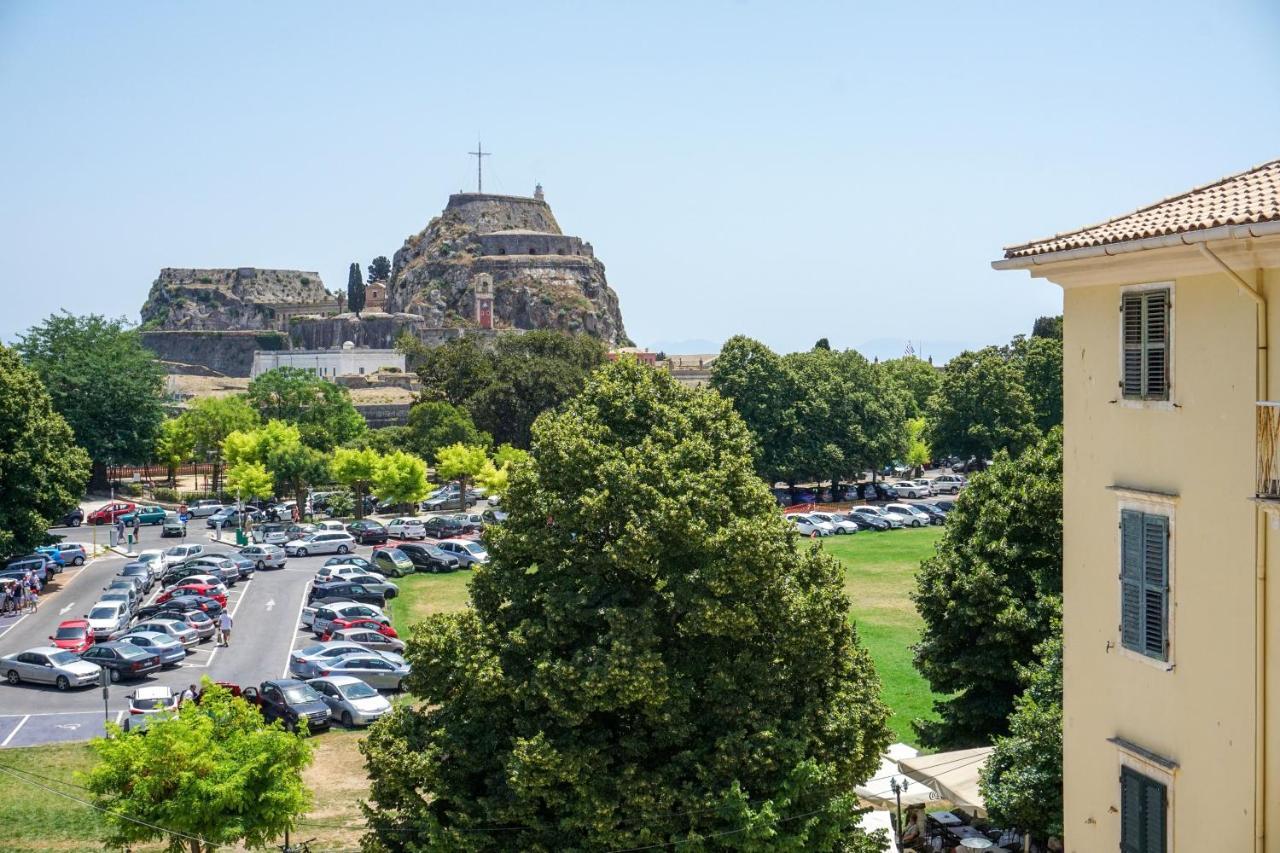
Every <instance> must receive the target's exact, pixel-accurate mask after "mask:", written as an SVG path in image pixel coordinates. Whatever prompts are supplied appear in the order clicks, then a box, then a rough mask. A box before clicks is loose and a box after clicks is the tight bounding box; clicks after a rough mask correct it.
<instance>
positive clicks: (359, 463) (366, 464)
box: [329, 447, 382, 518]
mask: <svg viewBox="0 0 1280 853" xmlns="http://www.w3.org/2000/svg"><path fill="white" fill-rule="evenodd" d="M381 462H382V454H380V453H378V452H377V451H376V450H372V449H369V448H366V449H363V450H356V449H353V448H348V447H339V448H338V449H336V450H334V451H333V460H332V461H331V462H330V464H329V468H330V470H331V471H332V472H333V479H334V480H335V481H337V482H339V483H341V484H342V485H344V486H346V487H347V488H349V489H351V491H352V492H353V493H355V499H354V501H353V504H354V506H353V508H354V510H355V514H356V518H364V496H365V494H366V493H367V492H368V491H369V489H370V487H372V485H373V481H374V480H375V479H376V478H377V475H378V465H379V464H381Z"/></svg>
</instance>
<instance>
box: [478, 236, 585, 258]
mask: <svg viewBox="0 0 1280 853" xmlns="http://www.w3.org/2000/svg"><path fill="white" fill-rule="evenodd" d="M479 240H480V251H481V253H482V254H483V255H485V256H490V255H576V256H586V257H588V258H589V257H591V256H592V254H593V252H592V250H591V244H590V243H584V242H582V238H580V237H570V236H567V235H565V234H540V233H537V232H534V231H495V232H493V233H491V234H481V235H480V236H479Z"/></svg>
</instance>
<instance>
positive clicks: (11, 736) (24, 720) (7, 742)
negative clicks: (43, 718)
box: [0, 714, 31, 749]
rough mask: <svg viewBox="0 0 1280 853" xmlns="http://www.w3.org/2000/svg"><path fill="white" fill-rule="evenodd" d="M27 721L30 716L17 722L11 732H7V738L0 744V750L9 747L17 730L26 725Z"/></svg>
mask: <svg viewBox="0 0 1280 853" xmlns="http://www.w3.org/2000/svg"><path fill="white" fill-rule="evenodd" d="M29 719H31V715H30V714H27V715H26V716H25V717H23V718H22V719H21V720H20V721H19V722H18V724H17V725H16V726H14V727H13V731H11V732H9V736H8V737H7V738H5V739H4V742H3V743H0V749H3V748H4V747H6V746H8V745H9V741H11V740H13V736H14V735H16V734H17V733H18V730H19V729H21V728H22V727H23V726H24V725H26V724H27V720H29Z"/></svg>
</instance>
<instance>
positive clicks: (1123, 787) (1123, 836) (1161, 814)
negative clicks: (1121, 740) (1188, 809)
mask: <svg viewBox="0 0 1280 853" xmlns="http://www.w3.org/2000/svg"><path fill="white" fill-rule="evenodd" d="M1168 793H1169V792H1168V789H1167V788H1166V787H1165V786H1164V785H1163V784H1161V783H1160V782H1157V781H1156V780H1154V779H1149V778H1147V777H1146V776H1143V775H1142V774H1141V773H1138V772H1137V771H1136V770H1130V769H1129V768H1128V767H1122V768H1120V850H1121V853H1165V850H1167V849H1168V844H1167V838H1166V830H1167V824H1166V814H1165V813H1166V812H1167V810H1168Z"/></svg>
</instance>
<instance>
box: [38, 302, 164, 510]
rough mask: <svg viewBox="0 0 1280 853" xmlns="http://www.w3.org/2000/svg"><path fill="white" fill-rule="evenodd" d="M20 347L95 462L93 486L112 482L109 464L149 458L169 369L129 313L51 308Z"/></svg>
mask: <svg viewBox="0 0 1280 853" xmlns="http://www.w3.org/2000/svg"><path fill="white" fill-rule="evenodd" d="M16 348H17V350H18V352H19V353H20V354H21V355H22V357H23V358H24V359H25V360H26V362H27V364H28V365H29V366H30V367H31V368H32V369H33V370H35V372H36V373H37V374H38V375H39V376H40V380H41V381H42V382H43V383H44V386H45V388H46V389H47V390H48V392H49V396H50V398H51V399H52V400H53V407H54V409H55V410H56V411H57V412H58V413H59V414H61V415H62V416H63V417H64V418H66V420H67V423H68V424H70V425H71V430H72V432H73V433H75V437H76V443H77V444H78V445H80V446H81V447H83V448H84V449H85V450H86V451H87V452H88V454H89V458H90V459H92V460H93V477H92V486H93V487H94V488H99V489H105V488H106V485H107V466H108V465H111V464H117V463H122V462H146V461H147V460H149V459H150V458H151V452H152V450H153V449H154V448H155V441H156V435H157V433H158V432H159V430H160V423H161V422H162V421H163V420H164V408H163V402H164V370H163V369H162V368H161V367H160V364H159V362H157V361H156V358H155V356H154V355H152V354H151V352H150V351H148V350H147V349H145V348H143V346H142V343H141V339H140V338H139V337H138V334H137V332H136V331H133V330H131V329H129V328H128V327H127V326H126V324H125V321H124V319H123V318H121V319H117V320H108V319H106V318H105V317H102V316H100V315H98V314H89V315H86V316H83V317H77V316H75V315H73V314H69V313H67V312H65V311H64V312H63V313H61V314H53V315H50V316H49V318H48V319H46V320H45V321H44V323H42V324H41V325H39V326H33V327H32V328H30V329H29V330H28V331H27V334H26V335H24V336H21V337H19V338H18V344H17V347H16Z"/></svg>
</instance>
